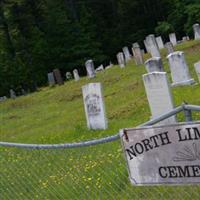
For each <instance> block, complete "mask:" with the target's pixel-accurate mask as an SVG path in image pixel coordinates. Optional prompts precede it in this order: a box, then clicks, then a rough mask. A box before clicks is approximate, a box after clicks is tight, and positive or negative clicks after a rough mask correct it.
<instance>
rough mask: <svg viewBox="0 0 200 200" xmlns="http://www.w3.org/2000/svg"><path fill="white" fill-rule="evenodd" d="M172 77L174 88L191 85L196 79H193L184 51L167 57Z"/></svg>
mask: <svg viewBox="0 0 200 200" xmlns="http://www.w3.org/2000/svg"><path fill="white" fill-rule="evenodd" d="M167 58H168V61H169V66H170V70H171V76H172V81H173V83H172V86H178V85H191V84H194V83H195V81H194V79H192V78H191V76H190V72H189V69H188V65H187V63H186V60H185V56H184V53H183V52H182V51H176V52H174V53H171V54H169V55H168V56H167Z"/></svg>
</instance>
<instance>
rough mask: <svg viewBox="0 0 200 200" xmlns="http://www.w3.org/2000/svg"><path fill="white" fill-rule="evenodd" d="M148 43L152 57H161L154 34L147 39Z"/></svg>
mask: <svg viewBox="0 0 200 200" xmlns="http://www.w3.org/2000/svg"><path fill="white" fill-rule="evenodd" d="M146 43H147V46H148V48H149V51H150V54H151V56H152V57H161V56H160V51H159V48H158V44H157V42H156V39H155V36H154V35H153V34H152V35H148V36H147V37H146Z"/></svg>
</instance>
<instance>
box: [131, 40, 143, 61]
mask: <svg viewBox="0 0 200 200" xmlns="http://www.w3.org/2000/svg"><path fill="white" fill-rule="evenodd" d="M132 52H133V56H134V59H135V63H136V65H142V64H143V63H144V59H143V53H142V51H141V49H140V46H139V44H138V43H134V44H133V48H132Z"/></svg>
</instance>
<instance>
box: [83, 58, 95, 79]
mask: <svg viewBox="0 0 200 200" xmlns="http://www.w3.org/2000/svg"><path fill="white" fill-rule="evenodd" d="M85 67H86V70H87V75H88V77H89V78H94V77H95V76H96V73H95V69H94V63H93V60H88V61H86V62H85Z"/></svg>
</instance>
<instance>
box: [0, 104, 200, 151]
mask: <svg viewBox="0 0 200 200" xmlns="http://www.w3.org/2000/svg"><path fill="white" fill-rule="evenodd" d="M184 110H191V111H200V106H197V105H188V104H185V103H183V104H182V105H181V106H178V107H176V108H174V109H173V110H171V111H169V112H167V113H164V114H163V115H161V116H158V117H157V118H156V119H152V120H150V121H148V122H145V123H143V124H141V125H139V126H138V127H143V126H151V125H154V124H156V123H158V122H160V121H162V120H164V119H167V118H169V117H171V116H173V115H175V114H177V113H179V112H181V111H184ZM119 138H120V133H117V134H115V135H112V136H108V137H104V138H100V139H94V140H89V141H83V142H77V143H65V144H22V143H12V142H1V141H0V147H1V146H4V147H16V148H28V149H63V148H78V147H87V146H92V145H97V144H103V143H108V142H112V141H115V140H118V139H119Z"/></svg>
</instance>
